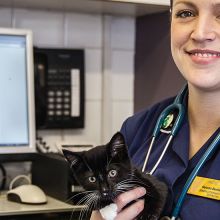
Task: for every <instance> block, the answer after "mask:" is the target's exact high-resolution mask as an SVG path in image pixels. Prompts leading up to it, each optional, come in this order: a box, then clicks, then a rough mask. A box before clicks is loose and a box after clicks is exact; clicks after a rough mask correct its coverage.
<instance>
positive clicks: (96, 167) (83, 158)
mask: <svg viewBox="0 0 220 220" xmlns="http://www.w3.org/2000/svg"><path fill="white" fill-rule="evenodd" d="M63 154H64V156H65V157H66V159H67V161H68V162H69V163H70V166H71V169H72V171H73V175H74V177H75V179H76V180H77V181H78V183H79V184H80V185H81V186H83V188H84V189H85V190H86V191H85V196H84V197H83V198H82V199H81V201H80V203H84V204H85V205H87V208H88V210H90V211H91V210H99V209H101V208H103V207H105V206H106V205H109V204H110V203H112V202H113V201H114V199H115V198H116V197H117V196H118V195H119V194H120V193H122V192H125V191H128V190H130V189H132V188H135V187H138V186H142V187H144V188H145V189H146V192H147V193H146V195H145V196H144V197H143V199H144V200H145V207H144V210H143V211H142V213H141V214H140V215H139V217H138V220H156V219H158V218H159V216H160V214H161V212H162V210H163V207H164V204H165V201H166V196H167V186H166V185H165V184H164V183H162V182H160V181H159V180H157V179H156V178H155V177H153V176H151V175H149V174H144V173H142V172H141V171H139V170H138V169H137V168H135V167H134V166H132V164H131V161H130V159H129V156H128V151H127V147H126V144H125V141H124V137H123V135H122V134H121V133H120V132H118V133H116V134H115V135H114V136H113V137H112V139H111V141H110V142H109V143H108V144H106V145H102V146H97V147H95V148H92V149H90V150H88V151H83V152H72V151H69V150H66V149H63Z"/></svg>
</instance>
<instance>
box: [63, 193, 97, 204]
mask: <svg viewBox="0 0 220 220" xmlns="http://www.w3.org/2000/svg"><path fill="white" fill-rule="evenodd" d="M90 192H93V191H83V192H79V193H77V194H75V195H73V196H71V197H70V198H69V199H67V200H66V201H65V202H69V201H71V200H72V199H73V198H75V197H77V196H79V195H82V194H86V193H90Z"/></svg>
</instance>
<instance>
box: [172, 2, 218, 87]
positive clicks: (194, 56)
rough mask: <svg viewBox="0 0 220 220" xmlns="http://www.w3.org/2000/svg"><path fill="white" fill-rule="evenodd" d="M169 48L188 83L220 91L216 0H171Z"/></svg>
mask: <svg viewBox="0 0 220 220" xmlns="http://www.w3.org/2000/svg"><path fill="white" fill-rule="evenodd" d="M171 50H172V55H173V58H174V61H175V63H176V65H177V67H178V68H179V70H180V72H181V73H182V74H183V76H184V77H185V79H186V80H187V81H188V83H189V84H190V85H192V86H195V87H197V88H200V89H203V90H204V89H205V90H209V91H210V90H213V89H214V90H215V89H218V90H219V91H220V0H173V7H172V19H171Z"/></svg>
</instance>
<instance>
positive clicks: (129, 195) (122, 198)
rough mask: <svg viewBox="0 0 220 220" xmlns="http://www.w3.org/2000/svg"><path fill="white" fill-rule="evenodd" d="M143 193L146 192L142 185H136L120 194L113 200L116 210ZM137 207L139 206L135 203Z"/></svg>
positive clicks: (119, 209)
mask: <svg viewBox="0 0 220 220" xmlns="http://www.w3.org/2000/svg"><path fill="white" fill-rule="evenodd" d="M145 194H146V189H145V188H143V187H138V188H135V189H132V190H130V191H127V192H124V193H122V194H120V195H119V196H118V197H117V198H116V200H115V203H116V204H117V207H118V209H117V211H118V212H120V211H121V209H122V208H123V207H124V206H126V205H127V204H128V203H130V202H131V201H134V200H136V199H138V198H140V197H142V196H144V195H145ZM138 204H139V203H138ZM135 207H136V206H135ZM137 207H139V206H138V205H137Z"/></svg>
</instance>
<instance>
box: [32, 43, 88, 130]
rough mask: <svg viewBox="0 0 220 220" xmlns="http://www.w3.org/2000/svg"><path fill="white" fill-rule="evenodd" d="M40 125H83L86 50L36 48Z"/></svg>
mask: <svg viewBox="0 0 220 220" xmlns="http://www.w3.org/2000/svg"><path fill="white" fill-rule="evenodd" d="M34 75H35V103H36V110H35V112H36V127H37V129H62V128H83V127H84V111H85V104H84V102H85V86H84V85H85V73H84V50H81V49H52V48H36V47H35V48H34Z"/></svg>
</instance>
